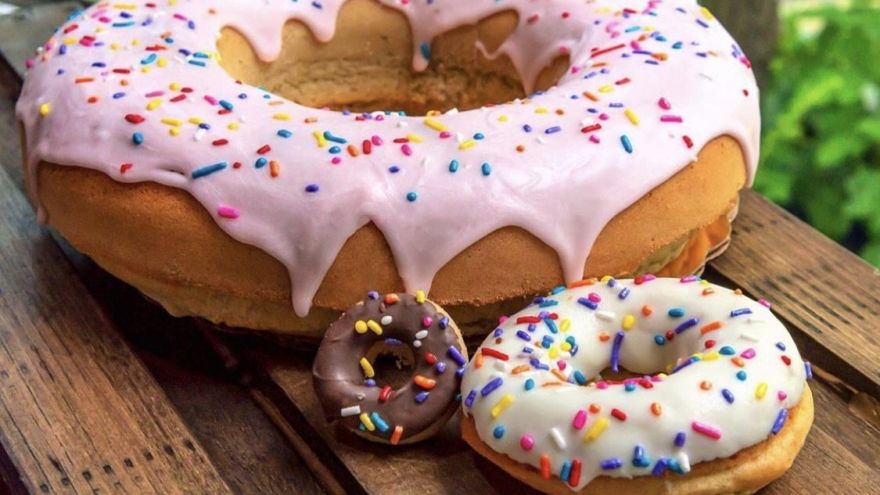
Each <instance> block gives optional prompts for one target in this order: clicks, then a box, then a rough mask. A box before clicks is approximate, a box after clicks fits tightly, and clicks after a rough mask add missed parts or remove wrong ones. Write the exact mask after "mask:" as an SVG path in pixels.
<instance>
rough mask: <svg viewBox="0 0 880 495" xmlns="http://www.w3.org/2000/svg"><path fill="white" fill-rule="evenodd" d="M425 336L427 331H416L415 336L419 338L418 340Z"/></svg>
mask: <svg viewBox="0 0 880 495" xmlns="http://www.w3.org/2000/svg"><path fill="white" fill-rule="evenodd" d="M427 336H428V331H427V330H421V331H419V332H416V338H417V339H419V340H422V339H423V338H425V337H427Z"/></svg>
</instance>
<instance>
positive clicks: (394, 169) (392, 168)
mask: <svg viewBox="0 0 880 495" xmlns="http://www.w3.org/2000/svg"><path fill="white" fill-rule="evenodd" d="M388 172H390V173H392V174H396V173H397V172H400V167H398V166H397V165H392V166H390V167H388Z"/></svg>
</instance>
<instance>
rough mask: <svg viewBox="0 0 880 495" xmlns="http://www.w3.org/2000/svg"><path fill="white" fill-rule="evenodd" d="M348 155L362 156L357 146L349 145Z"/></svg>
mask: <svg viewBox="0 0 880 495" xmlns="http://www.w3.org/2000/svg"><path fill="white" fill-rule="evenodd" d="M348 154H349V155H351V156H358V155H360V154H361V152H360V150H358V148H357V146H355V145H353V144H349V145H348Z"/></svg>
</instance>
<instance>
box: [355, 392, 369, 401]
mask: <svg viewBox="0 0 880 495" xmlns="http://www.w3.org/2000/svg"><path fill="white" fill-rule="evenodd" d="M355 397H357V400H364V399H365V398H366V397H367V396H366V395H365V394H364V393H362V392H358V393H357V394H356V395H355Z"/></svg>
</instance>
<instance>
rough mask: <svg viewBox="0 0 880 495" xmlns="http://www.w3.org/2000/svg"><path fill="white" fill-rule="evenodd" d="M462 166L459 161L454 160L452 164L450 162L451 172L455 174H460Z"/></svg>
mask: <svg viewBox="0 0 880 495" xmlns="http://www.w3.org/2000/svg"><path fill="white" fill-rule="evenodd" d="M460 166H461V163H459V161H458V160H452V161H451V162H449V171H450V172H452V173H453V174H454V173H456V172H458V168H459V167H460Z"/></svg>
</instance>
